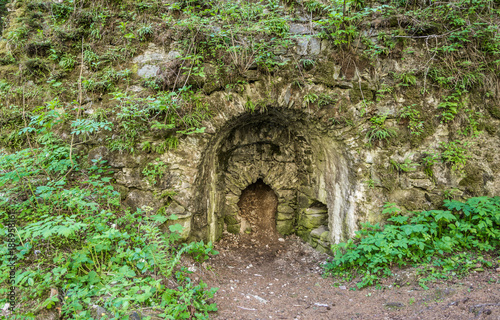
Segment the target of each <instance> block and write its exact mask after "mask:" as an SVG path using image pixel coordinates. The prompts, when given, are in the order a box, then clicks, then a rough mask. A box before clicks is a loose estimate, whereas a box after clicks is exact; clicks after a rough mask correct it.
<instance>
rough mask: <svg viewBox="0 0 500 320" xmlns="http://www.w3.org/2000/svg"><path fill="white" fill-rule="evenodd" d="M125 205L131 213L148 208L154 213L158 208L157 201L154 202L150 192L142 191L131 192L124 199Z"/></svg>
mask: <svg viewBox="0 0 500 320" xmlns="http://www.w3.org/2000/svg"><path fill="white" fill-rule="evenodd" d="M125 205H127V206H129V207H130V208H131V209H132V211H135V210H137V208H142V207H144V206H148V207H151V208H153V212H155V211H156V210H158V208H159V207H160V203H159V201H158V200H155V198H154V197H153V193H152V192H148V191H142V190H132V191H131V192H130V193H129V194H128V196H127V198H126V199H125Z"/></svg>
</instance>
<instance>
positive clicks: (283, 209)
mask: <svg viewBox="0 0 500 320" xmlns="http://www.w3.org/2000/svg"><path fill="white" fill-rule="evenodd" d="M294 212H295V210H293V208H292V207H290V206H289V205H288V204H280V205H278V213H282V214H293V213H294Z"/></svg>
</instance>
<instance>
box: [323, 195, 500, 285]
mask: <svg viewBox="0 0 500 320" xmlns="http://www.w3.org/2000/svg"><path fill="white" fill-rule="evenodd" d="M444 206H445V209H446V210H430V211H418V212H413V213H412V214H411V216H406V215H401V211H400V210H399V209H398V208H397V207H395V205H394V204H391V203H388V204H386V205H385V209H384V212H385V213H389V214H391V218H389V219H388V221H390V223H389V224H388V225H386V226H385V227H383V228H381V227H380V226H379V225H378V224H376V225H371V224H370V223H366V224H364V225H363V228H362V229H361V230H360V231H358V232H357V233H356V237H355V239H352V240H349V241H348V242H346V243H340V244H338V245H335V246H332V250H333V253H334V254H335V256H334V258H333V260H332V261H330V262H329V263H327V264H326V265H325V272H326V274H329V275H333V276H336V277H341V278H343V279H344V280H347V281H350V280H353V279H354V278H356V277H358V276H359V281H358V282H357V284H356V285H357V286H358V288H363V287H365V286H369V285H374V284H376V283H377V282H378V281H379V280H380V278H381V277H388V276H391V275H392V270H391V268H393V267H395V266H398V267H404V266H408V265H410V266H415V267H418V268H420V269H419V270H418V271H419V272H420V274H419V275H418V278H419V283H420V285H421V286H422V287H424V288H427V286H426V282H428V281H432V280H436V279H442V278H448V277H452V276H457V275H458V276H460V275H464V274H467V273H468V272H469V271H471V270H472V269H479V267H478V266H477V263H479V265H480V267H482V266H484V267H492V266H493V264H495V266H498V263H497V262H492V261H491V260H488V259H485V254H486V253H487V252H494V250H498V248H499V247H500V197H493V198H488V197H479V198H470V199H468V200H467V201H466V202H465V203H462V202H460V201H455V200H453V201H450V200H447V201H445V204H444ZM480 271H483V270H482V269H481V270H480Z"/></svg>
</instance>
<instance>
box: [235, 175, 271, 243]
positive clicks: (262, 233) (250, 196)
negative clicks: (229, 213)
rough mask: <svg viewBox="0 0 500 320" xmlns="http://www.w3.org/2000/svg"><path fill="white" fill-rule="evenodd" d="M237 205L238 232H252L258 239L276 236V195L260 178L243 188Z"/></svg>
mask: <svg viewBox="0 0 500 320" xmlns="http://www.w3.org/2000/svg"><path fill="white" fill-rule="evenodd" d="M237 205H238V209H239V211H238V216H239V217H240V233H247V234H252V235H254V236H255V237H258V238H260V239H269V240H273V239H274V238H276V237H277V235H278V233H277V231H276V212H277V209H278V197H277V196H276V193H275V192H274V191H273V189H272V188H271V187H270V186H268V185H267V184H265V183H264V181H262V179H258V180H257V181H256V182H255V183H252V184H251V185H249V186H248V187H246V188H245V189H244V190H243V192H242V193H241V196H240V200H239V201H238V204H237Z"/></svg>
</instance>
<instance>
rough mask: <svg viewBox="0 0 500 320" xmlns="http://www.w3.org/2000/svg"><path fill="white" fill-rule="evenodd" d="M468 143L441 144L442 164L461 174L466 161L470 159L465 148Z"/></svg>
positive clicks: (452, 142)
mask: <svg viewBox="0 0 500 320" xmlns="http://www.w3.org/2000/svg"><path fill="white" fill-rule="evenodd" d="M469 145H470V143H468V142H462V141H460V140H455V141H450V142H441V144H440V147H441V149H442V150H443V151H442V153H441V160H442V161H443V163H446V164H449V165H451V169H452V170H454V171H455V170H456V171H459V172H463V169H464V168H465V164H466V163H467V159H470V158H471V155H469V151H468V150H467V148H468V147H469Z"/></svg>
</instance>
